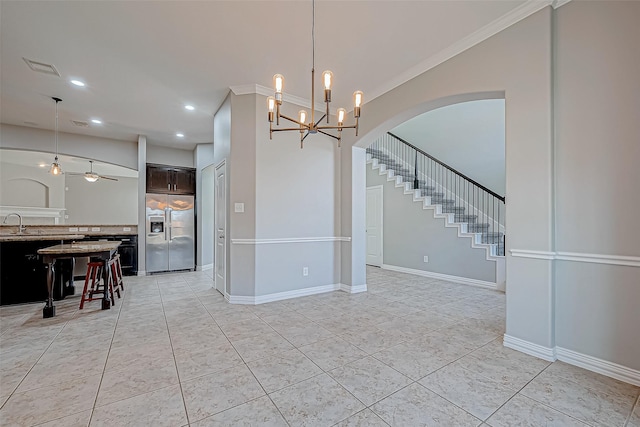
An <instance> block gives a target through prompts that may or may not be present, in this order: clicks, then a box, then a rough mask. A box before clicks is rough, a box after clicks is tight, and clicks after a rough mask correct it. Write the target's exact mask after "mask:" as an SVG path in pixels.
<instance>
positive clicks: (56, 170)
mask: <svg viewBox="0 0 640 427" xmlns="http://www.w3.org/2000/svg"><path fill="white" fill-rule="evenodd" d="M51 99H53V100H54V101H55V102H56V132H55V141H56V157H55V158H54V159H53V163H51V169H50V170H49V173H50V174H51V175H56V176H57V175H62V168H61V167H60V164H59V163H58V102H60V101H62V99H60V98H55V97H53V98H51Z"/></svg>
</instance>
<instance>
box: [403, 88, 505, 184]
mask: <svg viewBox="0 0 640 427" xmlns="http://www.w3.org/2000/svg"><path fill="white" fill-rule="evenodd" d="M504 108H505V106H504V99H488V100H487V99H485V100H481V101H471V102H463V103H460V104H454V105H448V106H446V107H442V108H438V109H437V110H433V111H429V112H427V113H425V114H421V115H420V116H418V117H415V118H413V119H411V120H408V121H406V122H405V123H403V124H401V125H400V126H398V127H396V128H394V129H392V130H391V132H392V133H393V134H395V135H397V136H399V137H400V138H402V139H404V140H405V141H408V142H409V143H411V144H413V145H415V146H416V147H418V148H420V149H422V150H423V151H425V152H426V153H428V154H430V155H432V156H433V157H435V158H436V159H438V160H440V161H442V162H444V163H446V164H447V165H449V166H451V167H452V168H454V169H456V170H458V171H460V172H461V173H463V174H465V175H467V176H468V177H469V178H471V179H473V180H474V181H477V182H479V183H480V184H482V185H484V186H485V187H487V188H489V189H490V190H492V191H494V192H496V193H498V194H500V195H504V193H505V164H504V156H505V152H504V133H505V128H504V120H505V118H504Z"/></svg>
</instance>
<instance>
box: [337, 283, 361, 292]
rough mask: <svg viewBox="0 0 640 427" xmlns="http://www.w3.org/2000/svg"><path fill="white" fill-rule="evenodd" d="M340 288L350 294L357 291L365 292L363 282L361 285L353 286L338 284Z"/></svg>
mask: <svg viewBox="0 0 640 427" xmlns="http://www.w3.org/2000/svg"><path fill="white" fill-rule="evenodd" d="M340 290H341V291H344V292H348V293H350V294H357V293H360V292H367V284H366V283H365V284H363V285H355V286H351V285H344V284H341V285H340Z"/></svg>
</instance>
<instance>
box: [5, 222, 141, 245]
mask: <svg viewBox="0 0 640 427" xmlns="http://www.w3.org/2000/svg"><path fill="white" fill-rule="evenodd" d="M17 228H18V227H17V226H16V225H0V242H23V241H38V240H41V241H42V240H79V239H83V238H85V237H100V236H136V235H137V234H138V227H137V226H135V225H103V224H93V225H29V224H27V225H26V230H25V231H24V232H23V233H22V234H18V233H17Z"/></svg>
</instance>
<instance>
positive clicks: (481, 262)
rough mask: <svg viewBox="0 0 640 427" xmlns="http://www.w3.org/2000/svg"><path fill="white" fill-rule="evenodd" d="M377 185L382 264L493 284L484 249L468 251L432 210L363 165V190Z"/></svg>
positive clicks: (468, 245) (467, 242)
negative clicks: (380, 195) (380, 202)
mask: <svg viewBox="0 0 640 427" xmlns="http://www.w3.org/2000/svg"><path fill="white" fill-rule="evenodd" d="M377 185H382V186H383V261H382V262H383V264H386V265H392V266H396V267H404V268H411V269H414V270H422V271H429V272H433V273H439V274H447V275H450V276H458V277H466V278H468V279H475V280H482V281H485V282H492V283H495V282H496V262H495V261H488V260H487V253H486V250H485V249H484V248H482V249H477V248H472V247H471V240H470V239H466V238H464V239H461V238H458V229H457V227H445V220H444V219H442V218H434V217H433V210H430V209H427V210H425V209H423V208H422V206H423V204H422V203H417V202H414V201H413V196H411V195H406V194H404V189H403V188H398V187H396V186H395V181H388V180H387V175H386V173H385V174H384V175H380V173H379V169H373V168H372V167H371V165H367V187H373V186H377ZM425 255H427V256H428V257H429V262H428V263H425V262H424V259H423V257H424V256H425Z"/></svg>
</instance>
